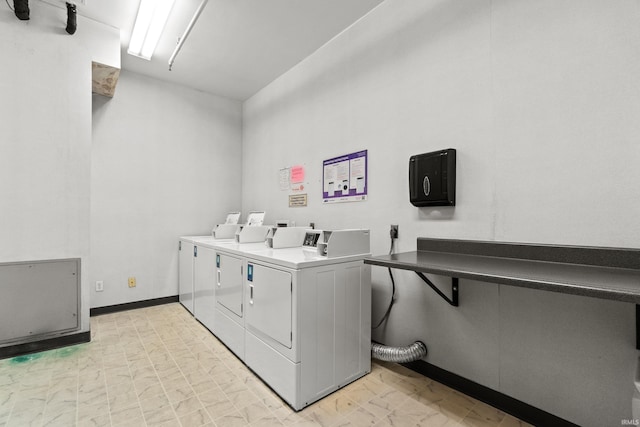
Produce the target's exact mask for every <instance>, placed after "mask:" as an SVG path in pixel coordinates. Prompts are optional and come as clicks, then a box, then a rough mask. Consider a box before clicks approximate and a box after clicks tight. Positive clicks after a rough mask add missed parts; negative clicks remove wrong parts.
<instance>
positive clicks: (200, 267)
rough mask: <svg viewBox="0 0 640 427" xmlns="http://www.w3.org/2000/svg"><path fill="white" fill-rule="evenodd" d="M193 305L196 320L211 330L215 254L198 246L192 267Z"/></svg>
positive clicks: (213, 308)
mask: <svg viewBox="0 0 640 427" xmlns="http://www.w3.org/2000/svg"><path fill="white" fill-rule="evenodd" d="M193 273H194V277H193V282H194V286H193V288H194V304H193V311H194V313H193V314H194V315H195V317H196V319H198V320H199V321H200V323H202V324H203V325H204V326H206V327H207V328H208V329H209V330H210V331H212V330H213V323H214V311H215V309H216V303H215V288H216V252H215V251H214V250H213V249H210V248H205V247H203V246H198V256H197V257H195V258H194V267H193Z"/></svg>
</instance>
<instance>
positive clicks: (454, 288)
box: [415, 271, 638, 322]
mask: <svg viewBox="0 0 640 427" xmlns="http://www.w3.org/2000/svg"><path fill="white" fill-rule="evenodd" d="M415 273H416V274H417V275H418V277H420V278H421V279H422V280H424V282H425V283H426V284H427V285H429V287H430V288H431V289H433V290H434V291H435V292H436V293H437V294H438V295H439V296H440V297H441V298H442V299H443V300H445V301H446V302H448V303H449V304H450V305H452V306H454V307H457V306H458V278H457V277H452V278H451V298H449V297H448V296H446V295H445V294H444V292H442V291H441V290H440V289H438V287H437V286H436V285H434V284H433V282H432V281H431V280H429V278H427V276H425V275H424V274H422V273H421V272H420V271H416V272H415ZM637 307H638V306H637V305H636V322H637V319H638V308H637Z"/></svg>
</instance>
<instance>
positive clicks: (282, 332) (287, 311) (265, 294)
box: [245, 262, 293, 348]
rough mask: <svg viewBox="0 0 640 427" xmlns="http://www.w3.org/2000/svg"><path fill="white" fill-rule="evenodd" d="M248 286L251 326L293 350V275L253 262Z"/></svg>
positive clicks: (248, 324)
mask: <svg viewBox="0 0 640 427" xmlns="http://www.w3.org/2000/svg"><path fill="white" fill-rule="evenodd" d="M246 284H247V287H246V289H245V292H247V296H246V298H247V317H246V322H247V323H246V324H247V327H249V328H250V329H251V330H253V331H255V332H259V333H260V334H261V335H264V336H266V337H269V338H271V339H273V340H275V341H277V342H278V343H280V344H282V345H283V346H285V347H286V348H291V341H292V336H291V332H292V329H291V323H292V319H291V310H292V309H291V304H292V300H293V298H292V281H291V273H289V272H287V271H283V270H278V269H276V268H271V267H266V266H263V265H259V264H253V263H251V262H250V263H248V264H247V274H246Z"/></svg>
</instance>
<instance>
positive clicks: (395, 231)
mask: <svg viewBox="0 0 640 427" xmlns="http://www.w3.org/2000/svg"><path fill="white" fill-rule="evenodd" d="M389 235H390V236H391V238H392V239H397V238H398V226H397V225H394V224H391V230H389Z"/></svg>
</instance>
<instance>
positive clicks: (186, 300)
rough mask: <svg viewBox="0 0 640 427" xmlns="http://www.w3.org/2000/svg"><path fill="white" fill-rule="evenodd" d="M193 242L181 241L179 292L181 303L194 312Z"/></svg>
mask: <svg viewBox="0 0 640 427" xmlns="http://www.w3.org/2000/svg"><path fill="white" fill-rule="evenodd" d="M193 247H194V245H193V243H189V242H186V241H184V240H181V241H180V251H179V252H180V256H179V265H178V268H179V270H180V273H179V274H180V276H179V278H178V292H179V294H180V303H181V304H182V305H183V306H184V307H185V308H186V309H187V310H189V312H190V313H191V314H193Z"/></svg>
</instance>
